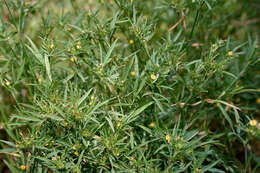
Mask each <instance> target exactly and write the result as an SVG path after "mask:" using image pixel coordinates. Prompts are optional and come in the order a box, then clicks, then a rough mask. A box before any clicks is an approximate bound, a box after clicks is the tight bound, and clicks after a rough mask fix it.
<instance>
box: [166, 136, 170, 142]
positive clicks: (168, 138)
mask: <svg viewBox="0 0 260 173" xmlns="http://www.w3.org/2000/svg"><path fill="white" fill-rule="evenodd" d="M165 139H166V141H168V143H170V136H169V135H166V136H165Z"/></svg>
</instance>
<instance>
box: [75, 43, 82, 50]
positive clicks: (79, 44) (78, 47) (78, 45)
mask: <svg viewBox="0 0 260 173" xmlns="http://www.w3.org/2000/svg"><path fill="white" fill-rule="evenodd" d="M76 47H77V49H81V43H80V41H79V42H78V43H77V46H76Z"/></svg>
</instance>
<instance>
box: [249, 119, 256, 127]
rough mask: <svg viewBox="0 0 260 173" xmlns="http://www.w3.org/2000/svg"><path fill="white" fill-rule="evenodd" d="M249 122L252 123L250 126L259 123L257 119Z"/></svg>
mask: <svg viewBox="0 0 260 173" xmlns="http://www.w3.org/2000/svg"><path fill="white" fill-rule="evenodd" d="M249 124H250V126H256V125H257V121H256V120H250V121H249Z"/></svg>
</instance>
